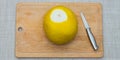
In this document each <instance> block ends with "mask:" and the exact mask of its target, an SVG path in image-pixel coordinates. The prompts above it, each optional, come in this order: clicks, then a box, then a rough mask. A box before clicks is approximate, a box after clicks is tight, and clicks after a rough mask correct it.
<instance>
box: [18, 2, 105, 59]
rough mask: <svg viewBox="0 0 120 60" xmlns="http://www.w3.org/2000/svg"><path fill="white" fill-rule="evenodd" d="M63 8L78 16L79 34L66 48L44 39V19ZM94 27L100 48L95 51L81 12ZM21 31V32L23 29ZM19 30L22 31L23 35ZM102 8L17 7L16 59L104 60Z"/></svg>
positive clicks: (95, 5) (92, 5)
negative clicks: (67, 59) (81, 59)
mask: <svg viewBox="0 0 120 60" xmlns="http://www.w3.org/2000/svg"><path fill="white" fill-rule="evenodd" d="M56 5H63V6H65V7H68V8H70V9H71V10H72V11H73V12H74V13H75V14H76V16H77V20H78V33H77V35H76V37H75V39H74V40H73V41H72V42H70V43H69V44H66V45H54V44H52V43H51V42H50V41H49V40H48V39H47V38H46V36H45V34H44V30H43V16H44V14H45V13H46V12H47V11H48V10H49V9H50V8H52V7H54V6H56ZM81 11H82V12H84V14H85V17H86V19H87V21H88V23H89V25H90V27H91V30H92V32H93V34H94V36H95V39H96V41H97V44H98V46H99V49H98V51H94V50H93V48H92V45H91V43H90V41H89V39H88V37H87V33H86V30H85V28H84V25H83V23H82V20H81V17H80V12H81ZM20 27H21V28H20ZM19 29H22V30H21V31H20V30H19ZM102 56H103V34H102V7H101V4H99V3H65V2H64V3H57V2H54V3H18V4H17V7H16V57H102Z"/></svg>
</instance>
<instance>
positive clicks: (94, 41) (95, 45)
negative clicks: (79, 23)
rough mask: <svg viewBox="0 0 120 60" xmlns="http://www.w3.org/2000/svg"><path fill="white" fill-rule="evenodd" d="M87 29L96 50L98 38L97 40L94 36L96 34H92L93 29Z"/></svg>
mask: <svg viewBox="0 0 120 60" xmlns="http://www.w3.org/2000/svg"><path fill="white" fill-rule="evenodd" d="M86 31H87V34H88V37H89V39H90V42H91V44H92V46H93V48H94V50H95V51H96V50H98V45H97V43H96V40H95V38H94V36H93V34H92V32H91V29H90V28H87V29H86Z"/></svg>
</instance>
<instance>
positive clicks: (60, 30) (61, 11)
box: [43, 6, 78, 45]
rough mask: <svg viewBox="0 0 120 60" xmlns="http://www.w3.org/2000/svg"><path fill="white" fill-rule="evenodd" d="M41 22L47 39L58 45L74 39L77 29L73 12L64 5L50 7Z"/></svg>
mask: <svg viewBox="0 0 120 60" xmlns="http://www.w3.org/2000/svg"><path fill="white" fill-rule="evenodd" d="M43 22H44V24H43V26H44V31H45V34H46V36H47V38H48V40H50V41H51V42H53V43H55V44H58V45H61V44H66V43H68V42H70V41H72V40H74V38H75V36H76V33H77V30H78V23H77V18H76V16H75V14H74V13H73V12H72V11H71V10H70V9H68V8H66V7H64V6H56V7H53V8H51V9H50V10H49V11H48V12H47V13H46V14H45V16H44V21H43Z"/></svg>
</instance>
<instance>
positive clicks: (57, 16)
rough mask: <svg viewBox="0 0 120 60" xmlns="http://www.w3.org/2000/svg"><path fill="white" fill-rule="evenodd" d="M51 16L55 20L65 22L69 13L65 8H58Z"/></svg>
mask: <svg viewBox="0 0 120 60" xmlns="http://www.w3.org/2000/svg"><path fill="white" fill-rule="evenodd" d="M50 18H51V20H52V21H54V22H63V21H65V20H67V14H66V13H65V11H63V10H60V9H56V10H54V11H53V12H52V14H51V16H50Z"/></svg>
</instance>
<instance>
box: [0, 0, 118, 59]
mask: <svg viewBox="0 0 120 60" xmlns="http://www.w3.org/2000/svg"><path fill="white" fill-rule="evenodd" d="M18 2H99V3H101V4H102V6H103V40H104V57H103V58H16V57H15V52H14V49H15V14H16V13H15V11H16V10H15V9H16V3H18ZM119 59H120V0H54V1H53V0H0V60H119Z"/></svg>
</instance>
